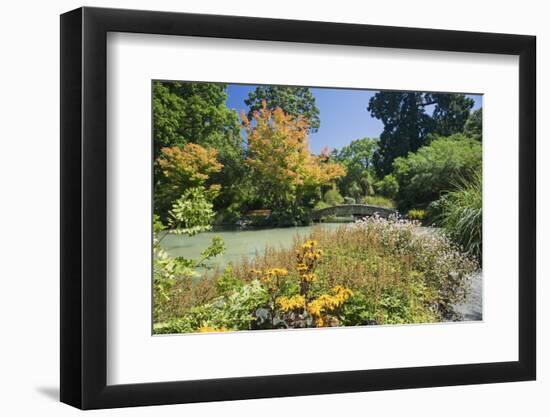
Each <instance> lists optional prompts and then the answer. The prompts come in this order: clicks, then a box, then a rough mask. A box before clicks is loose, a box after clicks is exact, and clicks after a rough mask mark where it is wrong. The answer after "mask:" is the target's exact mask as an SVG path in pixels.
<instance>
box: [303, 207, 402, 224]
mask: <svg viewBox="0 0 550 417" xmlns="http://www.w3.org/2000/svg"><path fill="white" fill-rule="evenodd" d="M375 214H378V215H379V216H380V217H384V218H388V217H389V216H391V215H392V214H397V210H393V209H389V208H385V207H377V206H371V205H368V204H340V205H338V206H332V207H327V208H323V209H319V210H314V211H313V212H312V213H311V218H312V220H314V221H319V220H321V219H322V218H323V217H331V216H336V217H349V216H353V217H355V218H363V217H368V216H374V215H375Z"/></svg>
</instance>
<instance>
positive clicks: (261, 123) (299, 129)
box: [241, 103, 346, 224]
mask: <svg viewBox="0 0 550 417" xmlns="http://www.w3.org/2000/svg"><path fill="white" fill-rule="evenodd" d="M241 117H242V119H243V125H244V128H245V131H246V136H247V142H248V158H247V159H246V163H247V165H248V166H249V167H250V168H251V170H252V178H253V181H254V184H255V186H256V188H257V189H258V190H260V192H261V195H262V196H263V199H264V201H265V203H266V204H267V205H268V208H270V209H272V211H273V216H274V217H275V218H278V221H279V223H280V224H297V223H301V222H304V221H306V217H307V213H306V210H304V209H305V206H309V207H313V205H314V204H315V200H316V199H318V198H319V197H318V196H319V187H320V186H322V185H325V184H329V183H330V182H331V181H334V180H335V179H337V178H339V177H341V176H343V175H345V173H346V171H345V168H344V167H342V166H341V165H340V164H337V163H334V162H331V161H330V158H328V157H327V156H324V155H320V156H317V155H313V154H311V153H310V151H309V145H308V133H307V129H305V127H307V122H306V121H305V120H304V118H302V117H300V116H298V117H295V116H292V115H290V114H286V113H284V112H283V110H282V109H280V108H276V109H275V110H271V109H269V108H268V107H267V105H266V104H265V103H264V105H263V107H262V108H261V109H260V110H259V111H255V112H254V114H253V119H252V121H251V120H249V119H248V117H247V116H246V115H244V114H242V116H241ZM306 200H307V201H306Z"/></svg>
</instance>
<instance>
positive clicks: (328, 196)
mask: <svg viewBox="0 0 550 417" xmlns="http://www.w3.org/2000/svg"><path fill="white" fill-rule="evenodd" d="M323 200H324V202H325V203H326V204H328V205H329V206H337V205H338V204H342V203H343V202H344V197H342V195H341V194H340V193H339V192H338V190H337V189H336V188H332V189H330V190H328V191H327V192H326V193H325V195H324V197H323Z"/></svg>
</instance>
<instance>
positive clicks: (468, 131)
mask: <svg viewBox="0 0 550 417" xmlns="http://www.w3.org/2000/svg"><path fill="white" fill-rule="evenodd" d="M464 134H465V135H466V136H469V137H471V138H472V139H475V140H479V141H480V142H481V139H482V136H483V108H479V109H477V110H475V111H473V112H472V114H470V117H468V120H467V121H466V124H465V125H464Z"/></svg>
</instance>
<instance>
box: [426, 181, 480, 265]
mask: <svg viewBox="0 0 550 417" xmlns="http://www.w3.org/2000/svg"><path fill="white" fill-rule="evenodd" d="M482 183H483V177H482V175H481V172H480V171H478V172H476V173H475V174H474V175H473V176H472V178H471V179H469V180H466V179H461V180H459V181H457V182H456V183H455V185H454V189H453V190H452V191H450V192H449V193H447V194H445V195H444V196H443V197H441V198H440V199H439V200H438V201H436V202H434V203H432V204H431V206H430V209H431V211H432V213H433V217H434V224H436V225H438V226H441V227H442V228H443V229H444V230H445V232H446V233H447V234H448V235H449V236H450V237H451V238H452V239H453V240H454V241H455V242H458V243H459V244H460V245H461V246H462V248H463V249H464V250H465V251H466V253H469V254H471V255H473V256H475V257H476V258H477V259H478V260H479V261H480V262H481V253H482V223H483V214H482V213H483V210H482V208H483V194H482V188H483V185H482Z"/></svg>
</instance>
